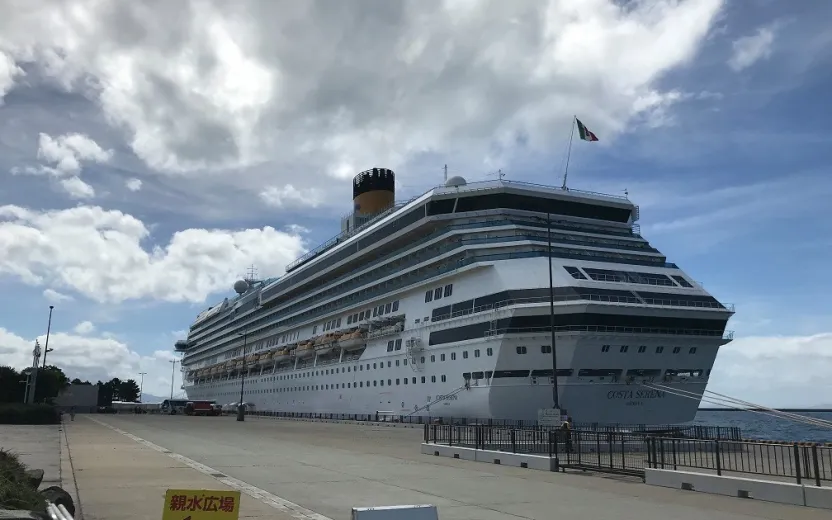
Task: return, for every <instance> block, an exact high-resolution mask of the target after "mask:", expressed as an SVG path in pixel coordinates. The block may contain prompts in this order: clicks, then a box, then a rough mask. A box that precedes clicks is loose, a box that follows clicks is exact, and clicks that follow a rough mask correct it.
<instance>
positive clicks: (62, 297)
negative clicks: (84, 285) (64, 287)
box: [43, 289, 73, 303]
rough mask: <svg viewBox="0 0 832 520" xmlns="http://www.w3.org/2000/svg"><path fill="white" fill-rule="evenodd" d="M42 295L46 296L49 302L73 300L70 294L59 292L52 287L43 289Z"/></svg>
mask: <svg viewBox="0 0 832 520" xmlns="http://www.w3.org/2000/svg"><path fill="white" fill-rule="evenodd" d="M43 297H44V298H46V301H48V302H49V303H61V302H71V301H72V300H73V298H72V296H69V295H67V294H63V293H59V292H58V291H55V290H52V289H44V291H43Z"/></svg>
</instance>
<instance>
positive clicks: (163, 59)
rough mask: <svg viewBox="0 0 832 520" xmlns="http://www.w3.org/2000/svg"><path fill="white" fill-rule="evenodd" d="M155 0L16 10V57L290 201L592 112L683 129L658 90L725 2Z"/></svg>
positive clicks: (205, 165) (169, 147)
mask: <svg viewBox="0 0 832 520" xmlns="http://www.w3.org/2000/svg"><path fill="white" fill-rule="evenodd" d="M153 5H154V7H153V8H149V7H148V6H147V4H144V3H142V2H139V1H136V2H127V3H125V2H91V3H90V2H71V1H70V2H66V1H60V2H58V1H41V2H33V1H30V0H26V1H24V0H18V1H13V0H10V1H7V2H2V3H0V34H3V35H4V40H3V43H0V51H5V52H6V53H7V54H8V55H10V56H13V57H14V58H15V60H17V61H19V62H24V61H25V62H27V63H28V64H30V66H32V67H35V68H37V69H38V70H39V71H40V72H41V73H43V74H44V75H45V76H46V77H49V78H52V79H53V80H54V81H55V82H56V83H57V84H58V85H60V86H61V87H62V88H66V89H68V90H71V91H74V92H81V93H83V94H84V95H86V96H88V97H90V98H92V99H95V100H96V101H97V102H98V103H99V105H100V106H101V109H102V110H103V112H104V114H105V116H106V118H107V120H108V121H109V122H110V123H111V124H112V125H113V126H114V127H116V128H118V129H119V130H123V131H124V132H125V133H126V135H127V139H128V143H129V146H130V147H131V148H132V150H133V151H134V152H135V153H136V154H137V155H138V157H139V158H140V159H142V160H143V161H144V162H145V163H146V164H147V165H149V166H150V167H151V168H153V169H155V170H159V171H162V172H167V173H175V174H192V175H204V174H205V172H206V170H211V169H234V170H233V171H235V172H236V171H239V170H238V169H240V168H244V167H247V166H253V165H256V166H261V168H259V170H258V171H259V173H257V174H256V175H255V174H253V173H249V174H248V175H247V176H246V177H245V179H240V178H239V177H238V176H237V175H227V176H224V177H222V178H223V179H224V180H225V182H226V183H228V184H231V183H238V182H240V181H241V180H242V181H243V182H248V183H252V184H253V185H257V186H258V188H257V189H256V192H257V193H260V192H261V191H263V197H264V198H265V199H266V200H267V201H268V202H270V203H272V204H278V205H279V206H280V207H286V204H287V202H286V201H287V200H288V199H291V197H289V195H288V194H287V193H286V191H287V189H288V187H289V186H291V189H292V190H295V191H296V192H297V193H299V194H304V195H307V194H309V193H311V192H310V191H309V190H313V189H318V190H320V193H325V192H327V191H328V189H329V188H330V186H329V181H328V180H327V179H328V178H331V177H335V178H344V177H346V176H348V175H352V174H354V173H357V172H358V171H361V170H363V169H364V168H370V167H374V166H387V167H392V168H397V167H399V166H401V165H402V164H404V163H406V162H408V161H410V160H412V159H414V158H419V157H424V156H425V154H432V153H439V154H447V153H453V154H454V157H455V162H456V164H457V168H459V169H460V170H467V169H473V170H477V171H481V170H482V169H483V168H484V164H485V163H488V164H489V165H490V166H489V168H490V167H491V165H494V168H496V167H500V166H502V164H501V163H503V162H506V161H507V160H508V159H509V158H508V157H504V156H503V155H502V154H503V153H508V152H495V151H494V150H499V149H501V146H500V145H505V144H507V143H513V142H514V140H515V139H516V136H517V135H518V134H523V135H527V136H530V138H529V140H528V146H529V147H531V148H533V149H536V150H548V149H549V148H550V146H551V136H552V135H554V133H555V132H556V131H560V130H561V129H562V128H565V127H566V126H568V121H569V119H570V118H571V116H572V114H573V113H576V112H577V113H579V114H581V117H582V118H583V119H585V120H586V122H587V123H588V124H590V126H591V128H593V130H594V131H597V132H600V133H602V134H603V135H604V136H605V140H609V139H613V138H614V137H615V135H616V134H618V133H620V132H623V131H627V130H629V129H630V128H632V125H631V124H630V123H631V119H632V118H634V117H637V116H642V115H643V116H645V118H646V119H647V121H648V122H649V123H650V124H652V125H657V124H663V122H665V121H670V120H671V118H670V117H669V115H668V107H669V106H670V105H671V104H672V103H673V102H674V100H675V96H676V94H674V91H673V90H672V89H671V90H669V91H668V92H663V91H662V90H661V89H660V88H659V87H658V86H657V82H658V80H659V79H660V78H662V77H664V76H665V75H666V73H667V72H668V71H670V70H672V69H674V68H677V67H679V66H682V65H684V64H686V63H687V62H688V61H689V60H690V59H692V57H693V56H694V55H695V54H696V52H697V51H698V48H699V45H700V42H702V41H703V40H704V39H705V38H706V36H707V34H708V31H709V30H710V29H711V27H712V25H713V24H714V22H715V21H716V20H717V15H718V13H719V12H720V10H721V7H722V5H723V0H688V1H686V2H672V1H661V2H636V3H633V4H632V5H628V6H627V8H622V7H620V5H619V2H616V1H615V0H584V1H582V2H562V1H558V0H549V1H540V2H501V1H488V0H484V1H481V2H467V3H464V4H460V3H458V2H424V1H421V0H411V1H403V2H395V3H390V2H386V1H369V2H356V3H339V4H338V5H336V6H335V7H333V6H332V5H330V4H326V5H324V4H319V3H314V2H312V3H309V2H301V3H298V2H293V1H289V0H285V1H280V0H274V1H269V2H244V1H241V2H203V1H190V2H189V1H185V0H183V1H181V2H168V3H166V4H164V5H161V4H159V5H157V4H153ZM287 34H292V35H293V36H292V37H291V38H289V37H287V36H286V35H287ZM370 34H371V35H372V36H371V37H369V36H368V35H370ZM344 57H348V59H344ZM654 112H655V114H653V113H654ZM651 114H653V115H651ZM648 116H649V117H648ZM495 144H496V145H498V146H496V147H495V146H494V145H495ZM67 166H68V164H67ZM413 175H414V176H416V175H418V174H413ZM254 176H257V177H258V178H257V179H254V178H253V177H254ZM262 186H271V187H273V189H269V188H267V189H266V190H263V189H262ZM303 200H315V201H319V200H321V199H320V197H318V196H316V197H312V198H311V199H310V198H309V197H304V198H303Z"/></svg>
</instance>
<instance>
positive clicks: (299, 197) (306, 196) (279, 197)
mask: <svg viewBox="0 0 832 520" xmlns="http://www.w3.org/2000/svg"><path fill="white" fill-rule="evenodd" d="M260 198H261V199H263V202H265V203H266V204H268V205H269V206H274V207H276V208H289V207H295V208H298V207H300V208H302V207H306V208H317V207H318V206H320V205H321V203H322V202H323V194H322V193H321V192H320V191H319V190H317V189H314V188H309V189H304V190H298V189H297V188H295V187H294V186H292V185H291V184H287V185H285V186H283V187H282V188H278V187H276V186H269V187H268V188H266V189H265V190H263V191H261V192H260Z"/></svg>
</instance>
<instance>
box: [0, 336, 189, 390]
mask: <svg viewBox="0 0 832 520" xmlns="http://www.w3.org/2000/svg"><path fill="white" fill-rule="evenodd" d="M36 339H37V340H38V341H40V344H41V345H44V344H45V340H46V335H45V334H44V335H41V336H39V337H37V338H23V337H21V336H19V335H17V334H15V333H13V332H11V331H9V330H7V329H4V328H2V327H0V359H2V363H3V364H8V365H10V366H12V367H14V368H16V369H17V370H21V369H23V368H25V367H27V366H30V365H31V364H32V349H33V347H34V345H35V340H36ZM49 348H50V349H54V350H52V352H50V353H49V357H48V358H47V363H48V364H50V365H56V366H58V367H60V368H61V369H62V370H63V371H64V373H65V374H66V375H67V377H69V378H70V379H74V378H76V377H77V378H79V379H81V380H88V381H90V382H92V383H95V382H96V381H99V380H100V381H108V380H110V379H112V378H113V377H118V378H120V379H134V380H136V382H138V381H139V379H140V377H141V376H139V372H147V373H148V374H147V375H146V376H145V377H144V391H145V392H148V393H151V394H154V395H162V396H164V395H169V393H170V379H171V365H170V363H169V362H168V359H172V356H173V354H171V353H168V352H162V351H158V352H154V353H153V354H152V355H150V356H142V355H140V354H138V353H137V352H135V351H134V350H131V349H130V347H129V346H128V345H127V344H126V343H123V342H121V341H119V340H117V339H115V338H113V337H106V336H104V335H101V336H99V337H95V336H89V335H84V336H77V335H74V334H68V333H66V332H54V331H53V332H52V334H50V335H49ZM177 367H178V365H177ZM174 376H175V382H174V390H175V393H176V394H177V395H178V394H181V393H182V390H181V389H180V386H181V384H182V382H181V377H180V373H179V371H178V370H177V371H176V372H175V374H174Z"/></svg>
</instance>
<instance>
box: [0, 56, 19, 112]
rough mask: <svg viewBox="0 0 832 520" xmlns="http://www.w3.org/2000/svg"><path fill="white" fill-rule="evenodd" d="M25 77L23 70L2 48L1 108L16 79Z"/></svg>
mask: <svg viewBox="0 0 832 520" xmlns="http://www.w3.org/2000/svg"><path fill="white" fill-rule="evenodd" d="M24 75H25V73H24V72H23V69H21V68H20V67H18V66H17V64H15V61H14V59H13V58H12V57H11V56H9V55H8V54H6V53H4V52H3V51H2V48H0V106H2V105H3V97H4V96H5V95H6V93H8V92H9V91H10V90H11V89H12V87H13V86H14V81H15V78H17V77H19V76H24Z"/></svg>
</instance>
